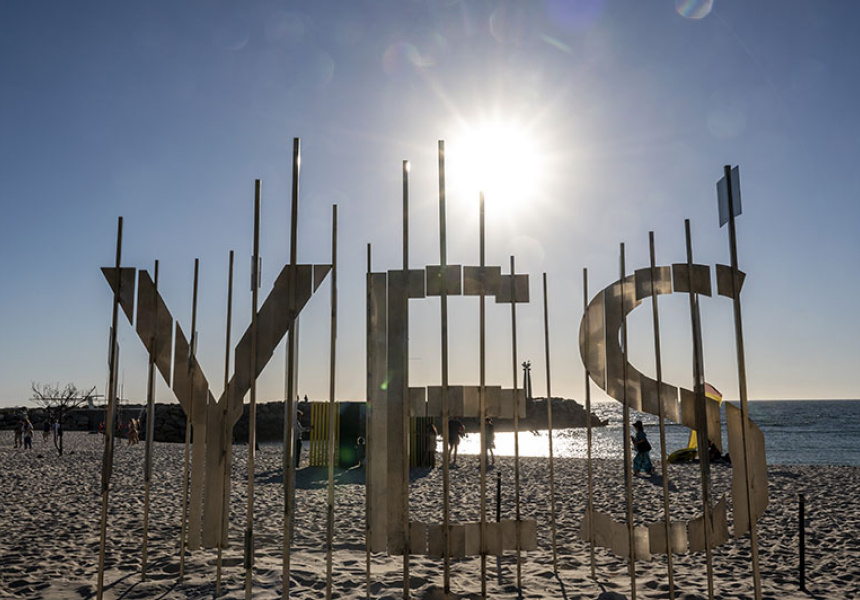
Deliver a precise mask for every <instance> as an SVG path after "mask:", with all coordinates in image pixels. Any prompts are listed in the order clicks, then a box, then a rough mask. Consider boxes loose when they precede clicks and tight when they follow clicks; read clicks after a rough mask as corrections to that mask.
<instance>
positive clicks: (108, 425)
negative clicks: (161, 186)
mask: <svg viewBox="0 0 860 600" xmlns="http://www.w3.org/2000/svg"><path fill="white" fill-rule="evenodd" d="M121 261H122V217H119V220H118V222H117V233H116V279H117V281H116V288H115V290H114V293H113V313H112V316H111V330H110V359H109V362H110V365H109V366H108V369H109V375H108V390H107V397H108V406H107V415H106V417H105V451H104V458H103V459H102V516H101V527H100V528H101V536H100V541H99V575H98V585H97V595H98V600H102V595H103V594H104V583H105V538H106V535H107V513H108V491H109V488H110V475H111V469H112V468H113V433H114V432H113V405H114V401H115V396H116V368H117V359H118V357H117V347H116V346H117V344H116V337H117V332H116V328H117V320H118V316H119V298H120V289H121V286H122V277H120V263H121Z"/></svg>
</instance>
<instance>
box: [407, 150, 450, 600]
mask: <svg viewBox="0 0 860 600" xmlns="http://www.w3.org/2000/svg"><path fill="white" fill-rule="evenodd" d="M409 170H410V167H409V161H408V160H404V161H403V167H402V177H403V285H404V286H405V289H404V294H403V323H404V327H405V331H406V332H407V335H406V336H405V337H406V339H405V341H404V344H403V361H402V362H403V378H402V386H403V387H402V390H401V394H402V397H403V414H402V419H403V423H402V429H403V437H402V440H401V444H402V448H403V452H404V457H403V489H402V491H403V498H402V499H401V502H402V504H403V597H404V598H409V553H410V551H411V549H410V541H411V535H410V532H409V408H410V402H409V335H408V331H409ZM443 352H444V350H443Z"/></svg>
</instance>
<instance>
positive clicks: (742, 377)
mask: <svg viewBox="0 0 860 600" xmlns="http://www.w3.org/2000/svg"><path fill="white" fill-rule="evenodd" d="M723 172H724V173H725V176H726V187H727V188H728V200H729V249H730V252H731V261H732V276H731V280H732V303H733V305H734V315H735V343H736V345H737V356H738V387H739V388H740V397H741V434H742V437H743V444H744V472H745V473H746V488H747V514H748V515H749V522H750V553H751V555H752V565H753V587H754V591H755V600H761V573H760V570H759V561H758V530H757V528H756V520H755V516H754V515H753V496H752V480H751V478H750V460H749V455H750V448H749V445H748V443H747V431H749V427H750V425H749V402H748V399H747V371H746V358H745V357H744V332H743V321H742V319H741V294H740V290H739V289H738V287H737V279H736V278H735V274H736V273H737V272H738V240H737V231H736V229H735V210H734V197H733V195H732V170H731V167H730V166H729V165H725V166H724V167H723Z"/></svg>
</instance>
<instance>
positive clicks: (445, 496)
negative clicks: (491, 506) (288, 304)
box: [439, 140, 451, 598]
mask: <svg viewBox="0 0 860 600" xmlns="http://www.w3.org/2000/svg"><path fill="white" fill-rule="evenodd" d="M445 201H446V197H445V142H444V141H442V140H439V271H440V277H441V280H442V281H441V289H440V292H439V299H440V305H441V310H442V439H443V440H444V441H443V444H442V446H443V448H444V455H443V457H442V458H443V463H444V464H443V465H442V529H443V530H442V535H443V537H444V540H445V556H444V567H443V570H444V594H445V598H448V597H449V595H450V593H451V535H450V531H449V530H450V520H451V499H450V498H449V493H450V485H451V482H450V469H449V465H448V461H449V460H450V451H449V449H448V446H449V443H448V441H449V440H450V437H449V435H450V434H449V431H448V430H449V427H448V420H449V419H450V406H449V400H448V250H447V240H446V235H447V228H446V227H447V226H446V218H445Z"/></svg>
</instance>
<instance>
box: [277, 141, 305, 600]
mask: <svg viewBox="0 0 860 600" xmlns="http://www.w3.org/2000/svg"><path fill="white" fill-rule="evenodd" d="M301 150H302V147H301V140H299V138H293V179H292V193H291V203H290V291H289V300H288V305H287V314H288V321H289V324H288V327H289V329H288V330H287V394H286V395H287V397H286V398H285V399H284V452H283V464H282V472H283V474H284V532H283V538H284V542H283V555H282V562H281V584H282V595H283V597H284V598H287V597H289V595H290V546H291V544H292V540H293V515H294V513H295V505H294V502H295V497H294V496H295V487H294V486H295V473H296V462H295V460H294V458H293V452H294V451H295V440H293V436H294V435H296V431H295V429H296V427H295V423H294V419H295V418H296V416H297V414H296V410H295V398H296V385H295V374H296V280H297V278H296V264H297V262H298V259H297V256H298V220H299V174H300V169H301Z"/></svg>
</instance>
